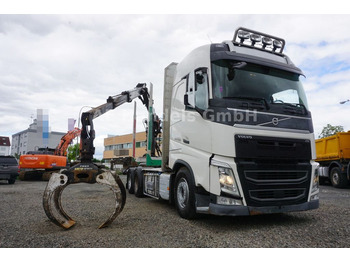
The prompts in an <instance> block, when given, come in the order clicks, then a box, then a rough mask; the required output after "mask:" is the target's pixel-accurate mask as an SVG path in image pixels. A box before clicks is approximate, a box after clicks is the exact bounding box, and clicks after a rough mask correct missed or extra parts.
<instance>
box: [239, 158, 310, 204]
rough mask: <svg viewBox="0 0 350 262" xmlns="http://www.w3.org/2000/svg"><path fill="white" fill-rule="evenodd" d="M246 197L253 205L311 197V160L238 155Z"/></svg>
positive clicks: (287, 202) (240, 175)
mask: <svg viewBox="0 0 350 262" xmlns="http://www.w3.org/2000/svg"><path fill="white" fill-rule="evenodd" d="M236 162H237V170H238V175H239V178H240V181H241V184H242V187H243V193H244V197H245V199H246V202H247V204H248V205H249V206H257V207H258V206H281V205H289V204H301V203H304V202H306V201H307V198H308V190H307V189H308V188H309V186H310V173H311V164H310V163H307V162H299V163H298V162H294V161H293V162H290V163H286V162H285V161H284V163H281V162H279V161H278V159H276V160H275V161H274V162H275V163H274V164H273V163H271V161H266V163H263V161H259V162H254V161H249V162H246V161H240V160H239V159H236Z"/></svg>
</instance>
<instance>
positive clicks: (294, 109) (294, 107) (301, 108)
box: [272, 102, 307, 115]
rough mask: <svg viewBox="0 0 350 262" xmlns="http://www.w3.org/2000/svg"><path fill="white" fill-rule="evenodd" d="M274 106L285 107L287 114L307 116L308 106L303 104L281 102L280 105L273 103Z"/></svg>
mask: <svg viewBox="0 0 350 262" xmlns="http://www.w3.org/2000/svg"><path fill="white" fill-rule="evenodd" d="M272 104H273V105H281V106H284V108H283V109H284V111H285V112H287V113H293V114H299V115H306V114H307V109H306V106H305V105H303V104H292V103H286V102H279V103H272Z"/></svg>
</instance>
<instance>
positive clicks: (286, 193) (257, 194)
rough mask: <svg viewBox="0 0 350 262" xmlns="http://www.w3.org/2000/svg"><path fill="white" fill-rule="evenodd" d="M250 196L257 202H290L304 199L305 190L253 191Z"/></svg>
mask: <svg viewBox="0 0 350 262" xmlns="http://www.w3.org/2000/svg"><path fill="white" fill-rule="evenodd" d="M249 194H250V198H251V199H253V200H255V201H290V200H298V199H302V198H303V197H304V196H305V189H300V188H296V189H275V190H251V191H249Z"/></svg>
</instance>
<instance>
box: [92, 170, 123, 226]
mask: <svg viewBox="0 0 350 262" xmlns="http://www.w3.org/2000/svg"><path fill="white" fill-rule="evenodd" d="M96 182H97V183H99V184H101V185H106V186H109V187H110V189H111V190H112V191H113V193H114V196H115V199H116V205H115V210H114V212H113V214H112V215H111V216H110V217H109V218H108V219H107V220H106V221H105V222H104V223H103V224H101V225H100V226H99V227H98V228H103V227H107V226H108V225H110V224H111V223H112V222H113V221H114V219H116V217H117V216H118V215H119V214H120V213H121V212H122V210H123V208H124V205H125V200H126V190H125V187H124V185H123V183H122V181H121V180H120V178H119V176H117V175H116V177H114V176H113V175H112V173H111V172H110V171H106V172H104V173H102V174H99V175H98V176H97V177H96Z"/></svg>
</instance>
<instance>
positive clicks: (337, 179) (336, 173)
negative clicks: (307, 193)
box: [329, 167, 348, 188]
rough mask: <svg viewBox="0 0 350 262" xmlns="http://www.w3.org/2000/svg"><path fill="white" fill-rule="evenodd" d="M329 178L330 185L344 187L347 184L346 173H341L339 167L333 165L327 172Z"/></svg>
mask: <svg viewBox="0 0 350 262" xmlns="http://www.w3.org/2000/svg"><path fill="white" fill-rule="evenodd" d="M329 179H330V180H331V183H332V186H333V187H335V188H344V187H346V186H347V184H348V180H347V179H346V175H345V174H342V172H341V170H340V168H339V167H333V168H332V169H331V172H330V174H329Z"/></svg>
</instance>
